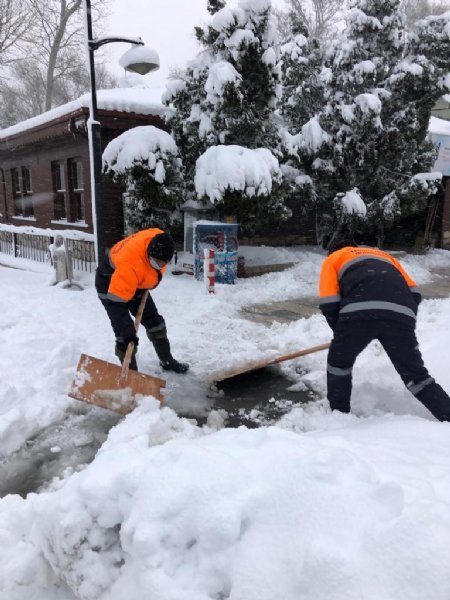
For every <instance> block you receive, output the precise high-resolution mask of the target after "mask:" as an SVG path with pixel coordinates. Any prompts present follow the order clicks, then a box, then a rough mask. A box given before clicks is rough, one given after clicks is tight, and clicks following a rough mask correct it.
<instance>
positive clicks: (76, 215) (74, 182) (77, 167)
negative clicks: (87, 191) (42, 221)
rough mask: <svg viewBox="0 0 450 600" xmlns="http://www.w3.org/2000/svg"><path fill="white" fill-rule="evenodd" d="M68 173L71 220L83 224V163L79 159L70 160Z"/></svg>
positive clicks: (84, 219) (84, 218) (84, 214)
mask: <svg viewBox="0 0 450 600" xmlns="http://www.w3.org/2000/svg"><path fill="white" fill-rule="evenodd" d="M70 172H71V182H70V183H71V190H70V200H71V211H70V212H71V215H72V217H71V220H73V221H83V222H85V221H86V213H85V208H84V180H83V163H82V161H81V159H80V158H72V159H71V160H70Z"/></svg>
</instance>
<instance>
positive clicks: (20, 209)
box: [11, 167, 34, 217]
mask: <svg viewBox="0 0 450 600" xmlns="http://www.w3.org/2000/svg"><path fill="white" fill-rule="evenodd" d="M11 179H12V189H13V198H14V214H15V215H16V216H17V217H33V216H34V208H33V189H32V181H31V169H30V167H21V168H16V169H11Z"/></svg>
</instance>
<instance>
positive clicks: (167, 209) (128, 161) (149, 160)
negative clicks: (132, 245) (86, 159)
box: [103, 125, 181, 233]
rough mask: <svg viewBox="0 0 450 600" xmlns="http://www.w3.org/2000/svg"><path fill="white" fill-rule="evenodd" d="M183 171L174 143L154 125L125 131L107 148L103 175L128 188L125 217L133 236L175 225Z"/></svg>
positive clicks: (104, 154) (126, 224) (168, 135)
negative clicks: (137, 232)
mask: <svg viewBox="0 0 450 600" xmlns="http://www.w3.org/2000/svg"><path fill="white" fill-rule="evenodd" d="M180 168H181V161H180V158H179V156H178V149H177V146H176V144H175V141H174V139H173V138H172V136H171V135H170V134H168V133H167V132H166V131H163V130H161V129H158V128H157V127H153V126H152V125H144V126H141V127H135V128H133V129H130V130H128V131H125V132H124V133H122V134H121V135H119V136H118V137H117V138H115V139H114V140H112V141H111V142H110V143H109V144H108V145H107V147H106V148H105V151H104V153H103V171H104V173H105V174H107V175H109V176H110V177H112V179H113V180H114V181H117V182H121V183H124V184H126V186H127V192H128V194H127V196H128V197H127V200H126V202H125V206H124V215H125V226H126V230H127V231H128V232H129V233H131V232H133V231H137V230H139V229H143V228H145V227H156V226H157V227H166V226H167V225H169V224H173V222H174V219H175V220H176V217H177V212H176V210H177V208H178V207H179V205H180V204H181V198H180V197H179V194H178V189H179V187H180V179H179V178H180ZM178 216H179V215H178Z"/></svg>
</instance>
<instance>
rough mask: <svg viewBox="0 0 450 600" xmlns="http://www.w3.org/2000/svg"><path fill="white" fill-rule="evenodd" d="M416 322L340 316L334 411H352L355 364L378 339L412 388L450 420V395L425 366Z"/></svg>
mask: <svg viewBox="0 0 450 600" xmlns="http://www.w3.org/2000/svg"><path fill="white" fill-rule="evenodd" d="M414 325H415V324H414V323H413V322H411V324H409V323H406V322H403V321H395V320H387V319H383V320H381V319H379V320H378V319H374V320H372V321H369V320H354V319H349V320H342V319H339V321H338V323H337V325H336V328H335V330H334V337H333V340H332V342H331V346H330V349H329V352H328V364H327V387H328V400H329V402H330V407H331V409H332V410H339V411H341V412H350V396H351V392H352V369H353V365H354V363H355V360H356V358H357V356H358V355H359V354H360V353H361V352H362V351H363V350H364V348H365V347H366V346H367V345H368V344H369V343H370V342H371V341H372V340H375V339H377V340H379V341H380V343H381V345H382V346H383V348H384V350H385V351H386V354H387V355H388V356H389V358H390V360H391V362H392V364H393V365H394V367H395V369H396V371H397V373H398V374H399V375H400V377H401V378H402V380H403V383H404V384H405V385H406V387H407V388H408V390H409V391H410V392H411V393H412V394H414V396H415V397H416V398H417V399H418V400H419V401H420V402H422V404H423V405H424V406H426V408H428V410H429V411H430V412H431V413H432V414H433V415H434V416H435V417H436V418H437V419H438V420H439V421H450V398H449V396H448V395H447V394H446V393H445V391H444V390H443V389H442V388H441V386H440V385H438V384H437V383H436V382H435V381H434V379H433V378H432V377H431V376H430V374H429V373H428V371H427V369H426V367H425V365H424V362H423V359H422V355H421V353H420V350H419V346H418V342H417V338H416V333H415V326H414Z"/></svg>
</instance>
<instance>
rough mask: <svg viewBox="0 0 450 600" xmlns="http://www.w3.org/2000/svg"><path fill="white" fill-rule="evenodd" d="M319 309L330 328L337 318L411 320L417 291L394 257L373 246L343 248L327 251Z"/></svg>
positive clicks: (417, 296)
mask: <svg viewBox="0 0 450 600" xmlns="http://www.w3.org/2000/svg"><path fill="white" fill-rule="evenodd" d="M319 293H320V309H321V311H322V312H323V314H324V315H325V317H326V318H327V320H328V322H329V323H330V325H331V326H332V327H334V324H335V323H336V321H337V319H338V317H341V316H345V317H346V318H351V317H354V318H359V319H361V318H366V319H372V318H386V317H387V318H397V317H399V318H401V319H404V318H408V319H411V318H412V319H415V317H416V314H417V306H418V304H419V302H420V294H419V293H418V292H417V291H416V283H415V281H414V280H413V279H412V278H411V277H410V276H409V275H408V273H407V272H406V271H405V269H404V268H403V267H402V265H401V264H400V263H399V261H398V260H396V259H395V258H393V257H392V256H390V255H389V254H387V253H386V252H383V251H382V250H378V249H376V248H354V247H350V246H348V247H346V248H342V249H340V250H337V251H336V252H333V253H332V254H330V255H329V256H328V257H327V258H326V259H325V260H324V262H323V265H322V270H321V274H320V289H319Z"/></svg>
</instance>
